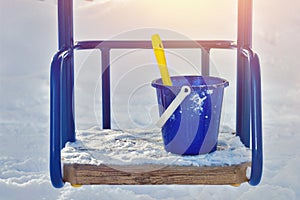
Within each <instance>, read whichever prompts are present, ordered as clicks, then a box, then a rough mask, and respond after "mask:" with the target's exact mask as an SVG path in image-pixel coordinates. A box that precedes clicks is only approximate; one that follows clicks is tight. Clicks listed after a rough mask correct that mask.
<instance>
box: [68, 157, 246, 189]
mask: <svg viewBox="0 0 300 200" xmlns="http://www.w3.org/2000/svg"><path fill="white" fill-rule="evenodd" d="M250 165H251V163H250V162H247V163H241V164H239V165H232V166H208V167H196V166H177V165H151V164H147V165H104V164H101V165H89V164H64V166H63V171H64V175H63V178H64V181H66V182H69V183H71V184H79V185H95V184H97V185H99V184H105V185H160V184H182V185H193V184H194V185H195V184H207V185H234V184H240V183H243V182H246V181H248V179H247V177H246V170H247V167H248V166H250Z"/></svg>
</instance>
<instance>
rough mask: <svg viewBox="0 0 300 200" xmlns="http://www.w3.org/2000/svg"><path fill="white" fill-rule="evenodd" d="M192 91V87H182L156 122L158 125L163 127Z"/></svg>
mask: <svg viewBox="0 0 300 200" xmlns="http://www.w3.org/2000/svg"><path fill="white" fill-rule="evenodd" d="M190 93H191V88H190V87H189V86H187V85H184V86H182V87H181V89H180V91H179V93H178V94H177V96H176V97H175V99H174V100H173V101H172V102H171V104H170V105H169V106H168V108H167V109H166V110H165V112H164V113H163V114H162V115H161V116H160V118H159V120H158V121H157V122H156V126H158V127H159V128H162V127H163V125H164V124H165V123H166V122H167V120H168V119H169V118H170V117H171V115H172V114H173V113H174V112H175V110H176V109H177V107H178V106H179V105H180V104H181V103H182V102H183V100H184V99H185V97H187V96H188V95H189V94H190Z"/></svg>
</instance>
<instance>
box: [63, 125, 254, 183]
mask: <svg viewBox="0 0 300 200" xmlns="http://www.w3.org/2000/svg"><path fill="white" fill-rule="evenodd" d="M62 163H63V180H64V181H65V182H69V183H71V184H73V185H93V184H106V185H135V184H136V185H158V184H182V185H189V184H208V185H236V184H241V183H243V182H247V181H248V178H247V176H246V172H247V168H248V167H250V166H251V151H250V150H249V149H248V148H246V147H245V146H244V145H243V144H242V143H241V142H240V139H239V137H236V136H235V135H234V134H232V133H231V131H230V130H229V129H228V128H225V129H223V130H221V132H220V134H219V140H218V148H217V151H215V152H213V153H209V154H204V155H196V156H180V155H176V154H171V153H168V152H166V151H165V150H164V146H163V142H162V138H161V132H160V131H159V130H147V131H143V130H129V131H117V130H101V129H99V128H97V127H95V128H92V129H89V130H85V131H78V132H77V140H76V142H74V143H67V144H66V147H65V148H64V149H62Z"/></svg>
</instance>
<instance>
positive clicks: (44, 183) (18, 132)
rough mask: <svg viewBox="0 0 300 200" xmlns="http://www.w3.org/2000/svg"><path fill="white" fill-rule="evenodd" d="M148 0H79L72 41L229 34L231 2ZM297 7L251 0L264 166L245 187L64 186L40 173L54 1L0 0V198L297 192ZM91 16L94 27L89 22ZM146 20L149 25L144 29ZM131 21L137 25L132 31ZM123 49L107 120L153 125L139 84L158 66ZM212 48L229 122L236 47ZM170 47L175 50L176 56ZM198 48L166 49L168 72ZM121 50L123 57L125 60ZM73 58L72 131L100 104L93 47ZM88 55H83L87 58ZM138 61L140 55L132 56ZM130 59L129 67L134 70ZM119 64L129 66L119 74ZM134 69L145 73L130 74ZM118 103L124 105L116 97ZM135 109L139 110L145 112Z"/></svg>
mask: <svg viewBox="0 0 300 200" xmlns="http://www.w3.org/2000/svg"><path fill="white" fill-rule="evenodd" d="M76 1H80V0H76ZM153 2H154V1H150V0H149V1H148V0H143V1H138V0H123V1H120V0H111V1H105V2H104V3H99V4H96V5H95V6H85V5H84V6H83V7H80V6H79V5H77V6H76V7H77V10H76V11H75V13H76V18H75V20H76V24H75V25H76V26H75V31H76V34H77V37H76V39H80V40H84V39H99V38H100V39H103V38H104V39H109V38H112V37H114V38H118V35H120V34H119V33H122V34H121V36H122V37H123V38H125V39H128V38H129V39H132V37H134V38H137V39H145V38H149V37H148V35H151V34H152V31H151V30H152V28H153V29H154V28H156V29H162V28H164V29H167V31H162V32H161V37H162V38H171V39H176V38H178V37H179V36H178V35H180V36H182V35H184V36H185V37H191V38H194V39H198V38H200V39H216V38H217V39H224V38H225V39H228V38H229V39H234V38H235V36H236V33H235V31H236V22H235V17H236V11H235V10H236V3H237V0H228V1H226V3H222V4H220V3H219V2H220V1H217V0H211V1H204V0H203V1H199V0H192V1H191V5H192V6H189V4H187V3H182V2H183V1H180V2H179V0H178V1H175V0H166V1H163V2H162V1H160V3H161V6H158V7H157V9H156V10H155V11H156V14H155V16H153V9H150V8H151V6H152V4H153ZM170 2H171V3H170ZM88 3H90V2H89V1H86V2H84V3H83V4H86V5H88ZM167 5H169V6H167ZM100 9H103V12H100V11H99V10H100ZM299 9H300V3H299V1H298V0H290V1H288V2H287V1H280V0H272V1H271V0H265V1H258V0H254V20H253V25H254V26H253V48H254V49H255V50H256V51H257V52H258V54H259V56H260V61H261V66H262V86H263V91H262V92H263V131H264V132H263V133H264V172H263V178H262V182H261V183H260V185H258V186H257V187H251V186H249V185H248V184H242V185H241V186H240V187H237V188H235V187H231V186H83V187H81V188H72V187H71V186H70V185H69V184H66V185H65V187H64V188H62V189H60V190H57V189H54V188H53V187H52V186H51V183H50V180H49V171H48V168H49V167H48V165H49V163H48V158H49V65H50V62H51V57H52V55H53V54H54V52H56V50H57V49H56V48H57V36H56V34H57V24H56V19H57V18H56V4H55V3H54V1H52V0H45V1H36V0H28V1H22V0H11V1H1V3H0V23H1V32H0V44H1V45H0V199H1V200H2V199H3V200H7V199H12V200H13V199H110V200H111V199H112V200H113V199H120V198H122V199H130V200H136V199H146V200H148V199H151V200H153V199H162V200H170V199H181V200H190V199H199V198H201V199H258V198H259V199H289V200H290V199H291V200H293V199H294V200H296V199H299V197H300V186H299V182H298V180H300V175H299V168H300V166H299V165H300V150H299V148H298V145H299V143H300V136H299V130H300V124H299V121H300V115H299V111H300V104H299V99H300V83H299V74H300V70H299V60H298V58H299V50H298V49H297V47H298V46H300V38H299V37H298V35H299V32H300V17H299V11H300V10H299ZM187 10H188V12H186V11H187ZM212 10H213V12H212ZM128 11H132V12H128ZM116 13H117V14H116ZM181 13H183V14H181ZM199 13H201V16H200V15H199ZM213 13H218V15H217V16H215V15H214V14H213ZM202 14H203V15H204V16H202ZM137 16H138V17H137ZM196 16H199V17H196ZM205 16H206V17H205ZM208 19H209V20H208ZM230 22H232V23H230ZM92 23H94V24H96V25H95V26H92V27H89V26H90V25H91V24H92ZM211 24H215V25H211ZM145 27H147V29H146V30H147V31H145V29H143V28H145ZM149 27H150V28H149ZM151 27H152V28H151ZM133 29H136V30H135V31H132V30H133ZM141 29H142V30H141ZM129 30H130V31H129ZM170 30H173V32H172V31H170ZM220 30H221V31H220ZM145 32H146V33H145ZM174 32H176V34H175V33H174ZM178 32H180V33H181V34H179V33H178ZM132 33H134V36H132ZM182 37H183V36H182ZM124 53H125V52H124V51H113V52H112V55H113V56H115V57H114V58H115V60H114V62H115V65H116V67H115V68H114V70H113V71H112V74H114V76H113V77H112V80H113V81H116V82H114V87H113V89H114V90H113V91H114V93H113V94H114V96H113V102H114V103H115V104H117V105H120V106H119V107H118V108H113V112H114V113H113V116H114V125H115V127H116V128H119V129H122V130H124V128H134V127H138V128H140V129H146V130H147V129H148V130H151V126H152V124H153V123H154V122H155V121H156V119H157V116H158V114H157V107H156V106H155V105H153V104H152V103H153V102H155V101H156V99H155V98H156V97H155V92H154V91H153V88H151V87H150V88H147V87H146V85H145V87H144V84H145V83H149V82H151V81H152V80H153V79H154V78H157V77H158V75H159V74H158V72H157V71H156V68H154V67H151V66H154V65H151V62H153V60H155V58H154V56H153V55H152V54H151V56H148V57H147V56H144V54H146V52H145V51H135V52H132V53H128V54H124ZM135 53H136V54H135ZM212 54H213V57H214V59H213V66H215V67H214V68H212V72H213V73H216V72H217V73H218V74H219V75H220V76H221V77H222V78H225V79H227V80H229V82H230V86H229V87H228V88H226V90H225V99H224V112H223V114H222V117H223V119H222V121H221V123H224V124H225V123H226V124H228V125H229V126H230V127H234V123H235V122H234V121H235V117H233V116H234V110H235V109H234V99H235V98H233V97H234V90H235V81H234V76H235V68H234V67H235V63H236V60H235V54H234V53H231V52H226V51H223V50H216V51H212ZM76 55H77V53H76ZM147 55H150V54H147ZM177 55H181V57H176V56H177ZM198 55H199V54H198V52H194V51H189V50H184V51H176V52H175V51H174V52H168V54H167V56H168V64H169V65H170V67H172V66H174V65H177V66H176V67H172V68H171V70H170V72H171V73H178V74H181V73H183V72H185V70H186V69H187V68H186V66H187V65H188V66H191V69H190V71H188V72H186V73H187V74H194V73H196V72H197V68H196V67H195V66H197V65H198V64H199V61H197V60H196V59H195V58H197V56H198ZM222 55H224V56H222ZM127 56H128V57H129V60H127V61H126V58H127ZM225 56H226V58H225ZM77 57H78V59H79V60H78V61H76V62H77V63H79V65H81V66H82V67H81V68H80V69H76V78H77V82H76V84H77V88H76V91H75V92H76V94H78V97H76V106H77V107H78V108H77V110H76V112H77V113H76V117H77V118H76V120H77V127H78V129H84V130H86V129H87V128H90V127H92V126H95V125H98V122H99V121H101V120H100V119H99V118H100V117H99V116H98V115H96V116H95V109H96V110H97V109H98V107H99V100H97V97H99V94H98V93H96V92H95V91H96V90H95V88H97V87H99V85H97V81H98V78H97V74H99V67H98V65H99V59H98V58H99V55H96V53H94V52H82V54H81V57H80V55H78V56H77ZM87 57H89V58H91V59H89V60H86V58H87ZM136 58H139V59H136ZM227 58H229V59H227ZM140 60H142V61H141V62H139V61H140ZM121 63H123V64H125V66H124V67H123V68H122V69H120V67H118V68H117V66H118V65H120V64H121ZM142 63H144V65H142ZM84 64H85V65H84ZM86 66H89V67H86ZM130 66H135V70H132V68H130ZM137 66H138V67H137ZM175 68H176V69H175ZM216 68H217V70H216ZM117 69H118V70H117ZM130 69H131V70H130ZM152 69H153V70H152ZM125 71H128V73H124V72H125ZM141 73H143V76H139V75H137V74H141ZM218 74H215V75H218ZM144 75H147V76H144ZM120 77H121V78H120ZM134 79H135V80H136V81H137V82H138V86H143V87H140V88H139V90H135V88H136V86H137V85H134V84H135V83H134V84H131V83H132V82H133V81H131V80H134ZM117 80H119V82H117ZM122 81H127V82H128V84H122ZM95 85H97V87H95ZM128 90H129V91H130V90H131V91H135V92H136V93H138V94H139V95H133V96H131V98H129V96H130V95H131V94H132V92H131V93H130V92H129V93H128ZM142 91H146V92H145V93H144V95H142V94H140V93H142ZM136 93H134V94H136ZM128 95H129V96H128ZM95 99H96V100H95ZM124 101H125V102H126V103H127V102H131V104H129V105H128V106H127V105H125V104H126V103H125V104H122V102H124ZM133 105H134V106H133ZM145 105H146V106H145ZM135 109H136V110H135ZM140 110H143V111H147V113H146V115H145V114H143V113H145V112H140ZM96 113H97V112H96ZM126 116H129V117H130V119H129V120H128V119H127V117H126Z"/></svg>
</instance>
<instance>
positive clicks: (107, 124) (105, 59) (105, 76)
mask: <svg viewBox="0 0 300 200" xmlns="http://www.w3.org/2000/svg"><path fill="white" fill-rule="evenodd" d="M109 52H110V49H102V51H101V57H102V123H103V124H102V127H103V129H110V128H111V112H110V109H111V108H110V53H109Z"/></svg>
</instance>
